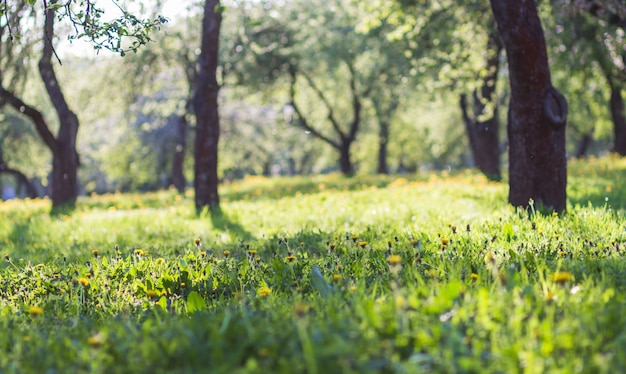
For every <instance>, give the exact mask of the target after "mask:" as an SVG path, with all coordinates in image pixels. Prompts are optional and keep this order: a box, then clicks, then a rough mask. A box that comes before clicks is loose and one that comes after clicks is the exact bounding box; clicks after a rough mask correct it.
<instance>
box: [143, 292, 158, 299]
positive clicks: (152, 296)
mask: <svg viewBox="0 0 626 374" xmlns="http://www.w3.org/2000/svg"><path fill="white" fill-rule="evenodd" d="M146 296H148V297H149V298H155V297H158V296H159V293H158V292H157V291H156V290H147V291H146Z"/></svg>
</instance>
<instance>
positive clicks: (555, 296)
mask: <svg viewBox="0 0 626 374" xmlns="http://www.w3.org/2000/svg"><path fill="white" fill-rule="evenodd" d="M569 183H570V184H569V190H568V196H569V197H568V199H569V200H568V211H567V213H565V214H563V215H561V216H553V215H545V216H544V215H532V214H531V215H529V214H527V213H526V212H523V211H518V210H516V209H514V208H512V207H509V206H508V205H507V204H506V195H507V187H506V185H505V184H500V183H490V182H487V181H486V180H485V179H484V178H482V177H480V176H478V175H477V174H473V173H461V174H457V175H453V176H446V175H427V176H413V177H363V178H361V177H356V178H352V179H345V178H341V177H338V176H326V177H316V178H290V179H270V180H268V179H258V178H255V179H248V180H245V181H243V182H238V183H233V184H231V185H227V186H224V187H223V188H222V190H221V192H222V198H223V209H224V212H225V214H224V216H222V217H219V218H216V219H213V220H212V219H211V218H210V217H208V216H202V217H196V216H195V214H194V210H193V206H192V204H193V199H192V196H191V195H187V196H182V197H181V196H177V195H176V194H175V193H174V192H171V191H165V192H161V193H156V194H149V195H108V196H93V197H88V198H84V199H81V200H79V202H78V204H77V209H76V210H75V211H74V212H72V213H71V214H68V215H60V216H55V217H51V216H49V215H48V214H47V212H48V211H49V209H50V205H49V202H48V201H46V200H34V201H11V202H6V203H3V204H0V254H2V255H4V257H5V260H3V262H2V264H0V330H1V331H2V332H0V373H13V372H15V373H30V372H33V373H40V372H72V373H74V372H96V373H97V372H102V373H117V372H120V373H123V372H146V373H155V372H164V373H165V372H183V373H187V372H188V373H197V372H216V373H221V372H224V373H232V372H241V373H248V372H250V373H254V372H264V373H265V372H289V373H291V372H308V373H335V372H354V373H364V372H377V373H378V372H407V373H414V372H424V371H432V372H528V373H536V372H543V371H554V372H590V373H597V372H607V373H613V372H623V371H626V314H625V313H623V310H624V309H625V308H626V297H625V296H624V291H626V262H625V261H624V252H625V251H626V226H625V224H624V214H625V213H624V212H625V209H626V191H625V188H626V187H624V186H626V161H625V160H623V159H618V158H605V159H600V160H595V159H594V160H589V161H588V162H584V163H583V162H576V163H573V164H571V165H570V175H569ZM196 238H198V239H200V242H199V243H198V245H197V244H196Z"/></svg>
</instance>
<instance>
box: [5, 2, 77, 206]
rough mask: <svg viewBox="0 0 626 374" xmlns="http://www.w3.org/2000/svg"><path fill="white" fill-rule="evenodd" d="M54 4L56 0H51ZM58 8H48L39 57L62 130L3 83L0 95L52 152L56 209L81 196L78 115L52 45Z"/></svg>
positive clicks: (48, 91) (40, 67)
mask: <svg viewBox="0 0 626 374" xmlns="http://www.w3.org/2000/svg"><path fill="white" fill-rule="evenodd" d="M52 4H54V2H52ZM54 21H55V8H54V7H49V8H47V9H46V12H45V21H44V29H43V37H42V42H43V51H42V56H41V59H40V60H39V65H38V66H39V73H40V75H41V79H42V80H43V83H44V85H45V88H46V91H47V93H48V96H49V98H50V100H51V102H52V104H53V105H54V108H55V110H56V113H57V117H58V120H59V130H58V133H57V135H56V136H55V135H54V134H53V133H52V131H51V130H50V126H49V125H48V122H47V121H46V119H45V118H44V116H43V114H42V113H41V112H40V111H39V110H37V109H36V108H34V107H33V106H31V105H28V104H27V103H25V102H24V101H22V99H20V98H19V97H17V96H16V95H15V94H14V93H12V92H10V91H8V90H6V89H5V88H4V87H1V86H0V97H2V98H3V100H5V101H6V102H7V103H8V104H9V105H11V106H12V107H14V108H15V109H16V110H18V111H19V112H21V113H23V114H24V115H25V116H27V117H29V118H30V119H31V120H32V122H33V123H34V125H35V128H36V129H37V132H38V133H39V136H40V137H41V139H42V140H43V142H44V144H46V146H47V147H48V148H49V150H50V151H51V153H52V174H51V179H52V180H51V184H50V186H49V193H50V197H51V199H52V206H53V209H57V208H60V207H61V206H63V205H66V204H73V203H74V201H75V200H76V198H77V196H78V180H77V174H78V165H79V161H78V153H77V151H76V135H77V133H78V126H79V123H78V117H77V116H76V114H75V113H74V112H73V111H72V110H71V109H70V108H69V106H68V104H67V102H66V100H65V97H64V96H63V92H62V90H61V86H60V83H59V81H58V79H57V77H56V74H55V72H54V68H53V66H52V56H53V54H54V53H55V52H54V47H53V45H52V42H53V38H54Z"/></svg>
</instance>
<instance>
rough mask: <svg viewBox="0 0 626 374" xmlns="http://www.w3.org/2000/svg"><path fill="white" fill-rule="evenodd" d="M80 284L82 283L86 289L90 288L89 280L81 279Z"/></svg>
mask: <svg viewBox="0 0 626 374" xmlns="http://www.w3.org/2000/svg"><path fill="white" fill-rule="evenodd" d="M78 283H80V284H81V285H83V286H84V287H87V286H89V279H87V278H80V279H79V280H78Z"/></svg>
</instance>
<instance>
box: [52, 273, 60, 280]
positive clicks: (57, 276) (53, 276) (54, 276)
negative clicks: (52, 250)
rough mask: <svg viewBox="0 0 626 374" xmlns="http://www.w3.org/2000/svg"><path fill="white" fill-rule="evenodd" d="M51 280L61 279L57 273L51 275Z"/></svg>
mask: <svg viewBox="0 0 626 374" xmlns="http://www.w3.org/2000/svg"><path fill="white" fill-rule="evenodd" d="M52 278H56V279H59V278H61V274H59V273H54V274H52Z"/></svg>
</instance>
